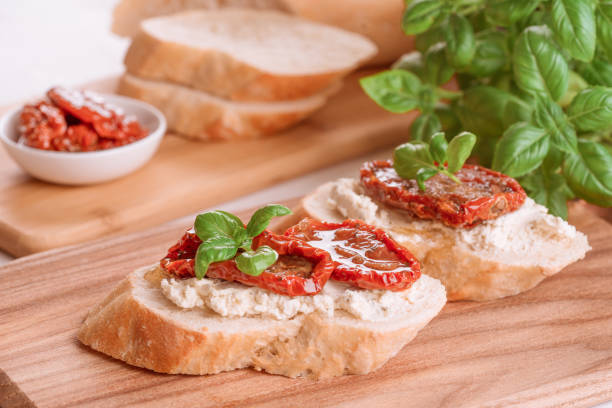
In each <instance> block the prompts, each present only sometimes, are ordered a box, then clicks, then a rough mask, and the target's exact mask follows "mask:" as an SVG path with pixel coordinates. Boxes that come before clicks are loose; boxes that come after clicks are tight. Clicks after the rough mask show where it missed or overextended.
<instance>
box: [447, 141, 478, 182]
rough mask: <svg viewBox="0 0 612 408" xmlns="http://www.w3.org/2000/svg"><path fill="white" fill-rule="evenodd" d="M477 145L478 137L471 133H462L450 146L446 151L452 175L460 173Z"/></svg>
mask: <svg viewBox="0 0 612 408" xmlns="http://www.w3.org/2000/svg"><path fill="white" fill-rule="evenodd" d="M475 144H476V136H475V135H474V134H473V133H470V132H461V133H459V134H458V135H457V136H455V137H453V139H452V140H451V141H450V143H449V144H448V149H447V151H446V155H447V160H448V168H447V170H448V171H449V172H450V173H456V172H458V171H459V170H460V169H461V167H463V164H464V163H465V161H466V160H467V159H468V157H470V154H471V153H472V149H473V148H474V145H475Z"/></svg>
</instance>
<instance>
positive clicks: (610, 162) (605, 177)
mask: <svg viewBox="0 0 612 408" xmlns="http://www.w3.org/2000/svg"><path fill="white" fill-rule="evenodd" d="M563 176H565V179H566V180H567V184H569V186H570V188H571V189H572V191H573V192H574V193H576V195H577V196H578V197H580V198H582V199H584V200H586V201H588V202H590V203H592V204H596V205H600V206H602V207H610V206H612V156H611V155H610V153H609V152H608V150H606V148H605V147H604V146H603V145H601V144H599V143H596V142H589V141H585V140H579V141H578V152H577V153H575V154H572V155H568V156H567V157H566V159H565V161H564V163H563Z"/></svg>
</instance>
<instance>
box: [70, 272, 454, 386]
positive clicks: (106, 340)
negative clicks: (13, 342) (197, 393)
mask: <svg viewBox="0 0 612 408" xmlns="http://www.w3.org/2000/svg"><path fill="white" fill-rule="evenodd" d="M154 268H155V267H153V269H154ZM153 269H152V267H145V268H141V269H139V270H137V271H135V272H133V273H132V274H130V275H129V276H128V277H127V278H126V279H125V280H124V281H122V282H121V283H120V284H119V286H117V288H115V289H114V290H113V291H112V292H111V293H110V294H109V295H108V296H107V298H106V299H105V300H103V301H102V302H101V303H100V304H98V305H97V306H95V307H94V308H93V309H92V310H91V311H90V312H89V314H88V315H87V317H86V319H85V321H84V322H83V325H82V326H81V328H80V330H79V333H78V339H79V340H80V341H81V342H82V343H83V344H85V345H88V346H90V347H91V348H93V349H95V350H98V351H100V352H102V353H105V354H108V355H110V356H112V357H114V358H117V359H120V360H123V361H125V362H127V363H128V364H131V365H135V366H139V367H144V368H148V369H150V370H153V371H157V372H160V373H171V374H177V373H181V374H214V373H218V372H221V371H228V370H234V369H239V368H245V367H253V368H255V369H256V370H264V371H267V372H269V373H272V374H280V375H284V376H288V377H307V378H312V379H319V378H328V377H334V376H339V375H343V374H367V373H369V372H371V371H374V370H376V369H377V368H379V367H380V366H382V365H383V364H384V363H385V362H386V361H387V360H388V359H389V358H391V357H392V356H394V355H395V354H396V353H397V352H398V351H399V350H401V348H402V347H403V346H404V345H405V344H406V343H408V342H409V341H411V340H412V339H413V338H414V337H415V336H416V334H417V332H418V331H419V330H420V329H421V328H422V327H423V326H425V325H426V324H427V323H428V322H429V321H430V320H431V319H432V318H433V317H434V316H435V315H436V314H437V313H438V312H439V311H440V309H441V308H442V307H443V305H444V303H445V297H444V289H443V288H442V287H441V285H439V284H437V287H436V288H434V289H433V290H432V293H431V294H430V296H427V300H425V301H424V302H425V303H424V305H423V309H424V310H421V311H419V313H418V316H412V318H411V319H410V320H409V323H401V322H400V323H397V322H393V324H390V325H389V324H385V323H375V322H363V321H359V320H357V319H354V318H350V317H346V316H344V317H334V318H332V319H329V318H326V317H323V316H321V315H319V314H317V313H311V314H308V315H299V316H298V317H296V318H293V319H290V320H273V319H260V318H241V319H239V322H238V324H239V325H242V326H244V327H247V326H248V329H243V330H235V329H229V328H228V329H225V328H224V327H223V324H224V323H223V322H224V321H228V320H232V319H223V318H221V317H216V318H210V317H209V318H206V317H201V318H199V317H196V318H195V319H196V322H195V325H196V326H197V327H198V329H194V328H193V326H194V323H192V324H191V326H192V327H187V326H188V325H186V324H185V323H184V322H183V321H182V320H181V318H178V317H175V316H177V313H178V314H179V315H180V314H181V313H185V312H181V309H180V308H178V307H177V306H175V305H174V304H173V303H171V302H169V301H168V300H167V299H165V298H164V297H163V295H162V294H161V291H160V290H159V285H158V283H155V282H152V281H149V280H147V279H145V274H146V273H147V272H149V271H152V270H153ZM197 312H198V311H193V312H192V313H194V314H195V313H197ZM190 313H191V312H190ZM191 319H194V318H191ZM198 319H199V320H198ZM200 321H201V325H200V324H199V322H200ZM253 322H255V324H253ZM212 325H217V326H219V325H221V326H222V327H220V328H219V327H215V328H214V329H212ZM234 326H236V324H235V323H234Z"/></svg>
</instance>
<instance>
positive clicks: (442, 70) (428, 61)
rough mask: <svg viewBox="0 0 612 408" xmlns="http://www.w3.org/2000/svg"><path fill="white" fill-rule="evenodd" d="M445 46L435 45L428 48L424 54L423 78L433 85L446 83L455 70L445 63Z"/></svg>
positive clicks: (443, 44) (441, 44) (442, 44)
mask: <svg viewBox="0 0 612 408" xmlns="http://www.w3.org/2000/svg"><path fill="white" fill-rule="evenodd" d="M445 48H446V44H445V43H437V44H435V45H433V46H431V47H430V48H429V50H427V52H426V53H425V68H424V71H425V74H424V75H425V78H426V80H427V82H429V83H430V84H433V85H442V84H445V83H447V82H448V81H449V80H450V79H451V77H452V76H453V74H454V73H455V70H454V69H453V67H452V66H451V65H450V64H448V62H447V61H446V51H445Z"/></svg>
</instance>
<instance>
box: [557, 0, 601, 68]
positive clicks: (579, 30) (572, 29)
mask: <svg viewBox="0 0 612 408" xmlns="http://www.w3.org/2000/svg"><path fill="white" fill-rule="evenodd" d="M550 16H551V28H552V31H553V32H554V33H555V38H556V39H557V41H558V42H559V44H560V45H561V46H562V47H563V48H564V49H565V50H567V51H568V52H569V53H570V55H571V56H572V57H574V58H575V59H578V60H581V61H585V62H588V61H590V60H591V59H593V55H594V54H595V44H596V38H597V37H596V34H595V13H594V12H593V8H592V7H591V4H589V2H588V1H580V0H552V7H551V10H550Z"/></svg>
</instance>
